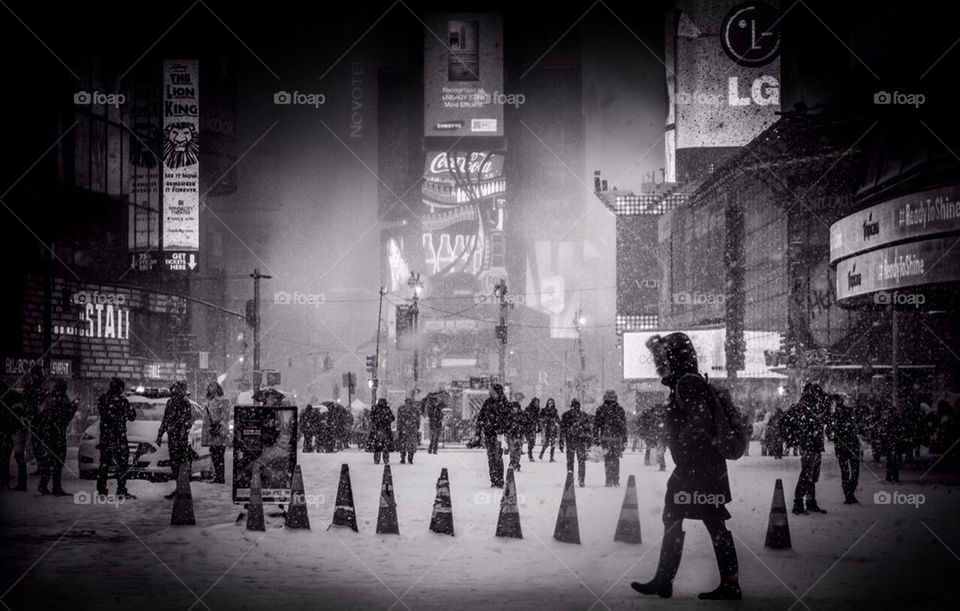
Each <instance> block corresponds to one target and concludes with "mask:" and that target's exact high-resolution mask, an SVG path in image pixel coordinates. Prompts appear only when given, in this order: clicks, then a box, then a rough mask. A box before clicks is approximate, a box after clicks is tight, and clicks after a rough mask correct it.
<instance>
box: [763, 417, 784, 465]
mask: <svg viewBox="0 0 960 611" xmlns="http://www.w3.org/2000/svg"><path fill="white" fill-rule="evenodd" d="M781 422H783V409H782V408H780V407H778V408H777V409H775V410H773V413H772V414H770V419H769V420H767V430H766V431H765V432H764V443H766V444H767V452H769V453H770V455H771V456H773V458H774V460H782V459H783V433H782V432H781V430H780V423H781Z"/></svg>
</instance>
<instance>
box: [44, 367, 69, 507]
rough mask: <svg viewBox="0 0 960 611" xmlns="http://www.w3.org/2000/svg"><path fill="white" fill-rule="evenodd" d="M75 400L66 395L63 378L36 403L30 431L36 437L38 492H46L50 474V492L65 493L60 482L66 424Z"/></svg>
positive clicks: (64, 457) (62, 494)
mask: <svg viewBox="0 0 960 611" xmlns="http://www.w3.org/2000/svg"><path fill="white" fill-rule="evenodd" d="M77 407H79V406H78V405H77V403H76V402H75V401H71V400H70V397H68V396H67V382H66V381H65V380H60V379H58V380H55V381H54V383H53V392H51V393H50V394H49V395H48V396H47V398H46V399H45V400H44V401H43V403H41V404H40V409H39V411H38V412H37V414H36V416H35V419H36V420H35V422H36V426H35V427H34V433H35V434H36V435H37V437H38V438H39V443H38V444H37V445H38V449H39V452H37V463H38V464H39V466H40V485H39V486H38V487H37V490H38V491H39V492H40V494H50V493H51V491H50V490H49V489H48V488H47V484H48V482H49V481H50V477H51V476H53V491H52V492H53V495H54V496H66V495H67V493H66V492H64V490H63V487H62V486H61V485H60V481H61V477H62V475H63V465H64V461H66V460H67V427H68V426H69V425H70V421H71V420H73V415H74V414H76V413H77Z"/></svg>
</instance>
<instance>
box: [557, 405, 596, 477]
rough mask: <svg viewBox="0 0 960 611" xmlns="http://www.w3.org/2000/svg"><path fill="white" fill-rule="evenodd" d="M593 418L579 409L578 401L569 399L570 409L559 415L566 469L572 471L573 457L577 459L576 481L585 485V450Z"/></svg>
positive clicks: (589, 439) (561, 445)
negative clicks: (565, 452)
mask: <svg viewBox="0 0 960 611" xmlns="http://www.w3.org/2000/svg"><path fill="white" fill-rule="evenodd" d="M592 425H593V418H592V417H591V416H590V414H587V413H585V412H583V411H581V409H580V401H579V400H577V399H573V400H572V401H570V409H568V410H567V411H565V412H563V415H562V416H561V417H560V451H561V452H563V451H564V447H566V451H567V471H568V472H570V473H573V459H574V457H576V459H577V481H578V482H579V483H580V487H581V488H583V487H584V486H585V485H586V478H587V450H588V449H589V447H590V442H591V441H592V439H593V434H592V432H591V429H592V428H593V426H592Z"/></svg>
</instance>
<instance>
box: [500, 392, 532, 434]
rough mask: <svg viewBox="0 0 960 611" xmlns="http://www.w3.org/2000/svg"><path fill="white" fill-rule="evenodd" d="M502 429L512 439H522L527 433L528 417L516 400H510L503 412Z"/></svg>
mask: <svg viewBox="0 0 960 611" xmlns="http://www.w3.org/2000/svg"><path fill="white" fill-rule="evenodd" d="M501 419H502V421H501V430H502V431H503V433H504V435H506V436H507V437H508V438H510V439H521V438H522V437H523V436H524V435H526V433H527V418H526V415H525V414H524V413H523V408H522V407H520V404H519V403H517V402H516V401H508V402H507V403H506V408H505V409H504V410H503V411H502V412H501Z"/></svg>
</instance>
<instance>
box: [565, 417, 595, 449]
mask: <svg viewBox="0 0 960 611" xmlns="http://www.w3.org/2000/svg"><path fill="white" fill-rule="evenodd" d="M592 429H593V418H592V417H591V416H590V414H588V413H586V412H584V411H582V410H580V409H574V408H570V409H568V410H567V411H565V412H563V415H562V416H560V444H561V445H567V446H571V447H573V446H575V445H577V444H584V445H590V441H591V440H592V439H593V430H592Z"/></svg>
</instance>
